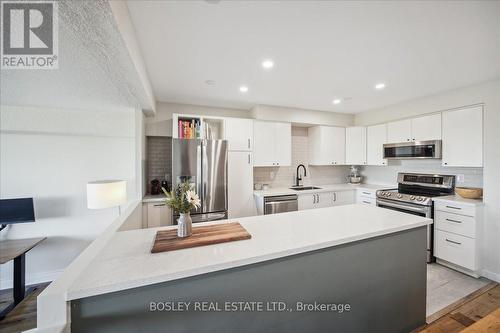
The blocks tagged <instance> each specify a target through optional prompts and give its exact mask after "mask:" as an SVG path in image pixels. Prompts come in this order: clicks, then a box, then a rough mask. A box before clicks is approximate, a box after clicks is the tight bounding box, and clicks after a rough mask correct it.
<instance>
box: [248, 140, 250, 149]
mask: <svg viewBox="0 0 500 333" xmlns="http://www.w3.org/2000/svg"><path fill="white" fill-rule="evenodd" d="M248 149H250V138H248Z"/></svg>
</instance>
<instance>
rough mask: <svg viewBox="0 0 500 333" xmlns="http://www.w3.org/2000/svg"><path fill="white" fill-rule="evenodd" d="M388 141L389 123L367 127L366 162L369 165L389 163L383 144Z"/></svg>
mask: <svg viewBox="0 0 500 333" xmlns="http://www.w3.org/2000/svg"><path fill="white" fill-rule="evenodd" d="M385 143H387V124H381V125H375V126H368V127H367V128H366V162H367V164H368V165H387V160H386V159H384V149H383V145H384V144H385Z"/></svg>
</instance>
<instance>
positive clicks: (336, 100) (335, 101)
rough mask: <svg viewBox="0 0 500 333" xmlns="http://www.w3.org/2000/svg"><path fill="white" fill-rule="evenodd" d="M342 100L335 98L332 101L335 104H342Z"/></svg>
mask: <svg viewBox="0 0 500 333" xmlns="http://www.w3.org/2000/svg"><path fill="white" fill-rule="evenodd" d="M341 102H342V100H341V99H340V98H335V99H334V100H333V101H332V103H333V104H340V103H341Z"/></svg>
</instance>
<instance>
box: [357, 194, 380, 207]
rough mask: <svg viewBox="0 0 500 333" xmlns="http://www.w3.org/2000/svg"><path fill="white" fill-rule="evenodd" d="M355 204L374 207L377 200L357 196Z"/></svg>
mask: <svg viewBox="0 0 500 333" xmlns="http://www.w3.org/2000/svg"><path fill="white" fill-rule="evenodd" d="M356 203H359V204H365V205H372V206H376V205H377V200H376V199H374V198H370V197H364V196H358V197H357V200H356Z"/></svg>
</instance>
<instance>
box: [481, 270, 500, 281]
mask: <svg viewBox="0 0 500 333" xmlns="http://www.w3.org/2000/svg"><path fill="white" fill-rule="evenodd" d="M483 276H484V277H485V278H488V279H490V280H492V281H495V282H498V283H500V274H498V273H494V272H492V271H489V270H487V269H483Z"/></svg>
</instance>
